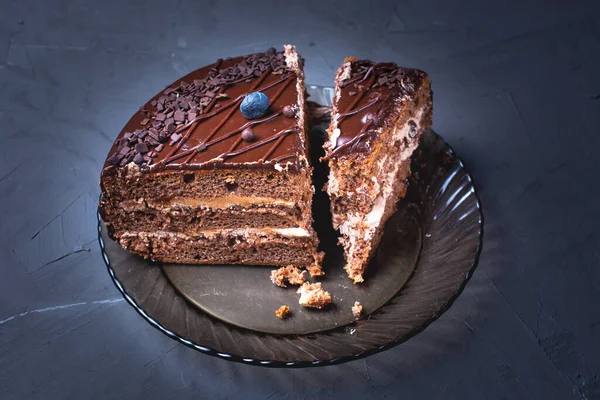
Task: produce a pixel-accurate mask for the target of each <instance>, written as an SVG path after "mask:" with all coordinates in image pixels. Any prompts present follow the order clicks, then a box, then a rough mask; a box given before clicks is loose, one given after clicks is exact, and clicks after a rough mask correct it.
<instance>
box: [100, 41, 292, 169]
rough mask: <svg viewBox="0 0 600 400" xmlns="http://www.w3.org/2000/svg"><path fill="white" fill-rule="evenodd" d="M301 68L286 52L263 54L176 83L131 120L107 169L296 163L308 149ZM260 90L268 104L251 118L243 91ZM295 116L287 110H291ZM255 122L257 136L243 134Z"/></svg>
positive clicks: (218, 65)
mask: <svg viewBox="0 0 600 400" xmlns="http://www.w3.org/2000/svg"><path fill="white" fill-rule="evenodd" d="M296 79H297V76H296V73H295V72H293V71H292V70H290V69H289V68H288V67H287V65H286V63H285V57H284V54H283V53H281V52H280V53H277V52H276V51H275V49H273V48H271V49H269V50H267V52H265V53H259V54H252V55H249V56H245V57H237V58H234V59H227V60H218V61H217V62H216V63H215V64H214V65H211V66H207V67H204V68H200V69H198V70H196V71H194V72H192V73H190V74H188V75H187V76H185V77H183V78H181V79H179V80H177V81H175V82H174V83H173V84H172V85H170V86H168V87H167V88H166V89H165V90H164V91H163V92H161V93H159V94H157V95H156V96H154V97H153V98H152V99H151V100H150V101H149V102H148V103H146V104H145V105H144V106H143V107H142V108H141V109H140V110H139V111H138V112H137V113H136V114H134V116H133V117H132V118H131V119H130V120H129V122H128V123H127V125H126V126H125V128H123V130H122V131H121V133H120V134H119V135H118V137H117V139H116V141H115V144H114V146H113V148H112V149H111V151H110V152H109V154H108V157H107V159H106V162H105V164H104V168H105V169H108V168H122V167H124V166H125V165H127V164H129V163H131V162H134V163H135V164H137V165H138V166H139V169H140V171H141V172H152V171H162V170H166V169H174V170H180V169H208V168H218V167H219V166H226V167H236V166H243V165H246V166H247V165H249V163H250V165H252V166H254V167H266V168H273V165H274V164H275V163H277V162H282V161H285V162H291V163H292V170H296V169H297V168H298V162H299V160H298V157H297V155H298V154H299V153H301V152H302V150H301V148H300V146H301V144H300V140H299V137H298V135H299V134H300V128H299V126H298V118H297V117H296V118H289V117H287V118H286V117H284V116H283V113H284V108H285V107H288V108H286V113H287V111H288V109H289V108H290V107H292V108H294V109H295V105H296V103H297V101H298V93H297V89H296V84H295V81H296ZM255 91H261V92H263V93H265V94H266V95H267V96H268V97H269V110H268V111H267V113H266V114H265V115H264V116H262V117H261V118H259V119H256V120H248V119H246V118H245V117H244V116H243V115H242V114H241V112H240V110H239V106H240V103H241V101H242V100H243V99H244V97H245V95H247V94H249V93H251V92H255ZM287 114H289V113H287ZM247 128H251V129H252V131H253V133H254V138H253V140H252V141H247V140H243V138H242V132H243V131H244V130H245V129H247Z"/></svg>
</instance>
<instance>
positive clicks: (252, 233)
mask: <svg viewBox="0 0 600 400" xmlns="http://www.w3.org/2000/svg"><path fill="white" fill-rule="evenodd" d="M122 236H123V237H136V236H156V237H167V236H171V237H178V238H181V239H186V240H193V239H194V238H195V237H203V238H211V237H215V236H232V237H235V236H244V237H251V238H256V237H265V236H283V237H289V238H307V237H310V236H311V232H310V231H309V230H308V229H304V228H300V227H296V228H244V229H207V230H204V231H199V232H198V233H197V234H196V235H194V236H190V235H186V234H183V233H176V232H167V231H156V232H125V233H123V235H122Z"/></svg>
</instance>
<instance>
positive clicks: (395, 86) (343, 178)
mask: <svg viewBox="0 0 600 400" xmlns="http://www.w3.org/2000/svg"><path fill="white" fill-rule="evenodd" d="M431 118H432V105H431V90H430V84H429V79H428V78H427V74H425V73H424V72H422V71H418V70H412V69H405V68H399V67H398V66H397V65H396V64H393V63H380V64H375V63H373V62H371V61H353V60H351V61H348V62H345V63H344V64H343V65H342V66H341V67H340V68H339V69H338V72H337V74H336V94H335V98H334V103H333V113H332V121H331V125H330V127H329V141H328V142H327V143H326V144H325V146H324V147H325V150H326V157H325V158H326V159H327V160H328V162H329V166H330V175H329V180H328V183H327V192H328V194H329V196H330V199H331V209H332V214H333V224H334V226H335V228H336V229H339V231H340V233H341V237H340V243H341V244H342V245H343V246H344V254H345V258H346V266H345V269H346V271H347V273H348V276H349V277H350V278H351V279H353V280H354V281H355V282H362V281H363V273H364V271H365V269H366V267H367V265H368V262H369V259H370V258H371V256H372V255H373V253H374V252H375V250H376V249H377V246H378V245H379V242H380V240H381V236H382V234H383V228H384V225H385V222H386V221H387V220H388V219H389V217H390V216H391V215H392V214H393V213H394V211H395V210H396V203H397V202H398V200H399V199H401V198H402V197H404V195H405V193H406V185H407V178H408V176H409V175H410V156H411V155H412V153H413V151H414V150H415V148H416V147H417V146H418V142H419V139H420V136H421V133H422V132H423V131H424V130H426V129H429V128H430V127H431Z"/></svg>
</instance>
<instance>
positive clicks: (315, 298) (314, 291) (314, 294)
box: [298, 282, 331, 309]
mask: <svg viewBox="0 0 600 400" xmlns="http://www.w3.org/2000/svg"><path fill="white" fill-rule="evenodd" d="M298 293H300V300H298V303H300V305H301V306H303V307H312V308H319V309H321V308H323V307H325V306H326V305H328V304H329V303H331V294H329V292H326V291H324V290H323V289H321V282H318V283H310V282H305V283H304V284H303V285H302V286H300V288H299V289H298Z"/></svg>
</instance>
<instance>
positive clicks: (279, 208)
mask: <svg viewBox="0 0 600 400" xmlns="http://www.w3.org/2000/svg"><path fill="white" fill-rule="evenodd" d="M189 200H190V199H176V200H173V201H172V202H163V203H152V202H151V201H139V202H138V201H125V202H122V203H120V204H119V205H117V206H116V207H112V206H109V205H106V206H105V207H104V214H105V216H106V221H109V222H107V223H106V226H107V229H108V232H109V235H110V236H111V237H113V238H115V237H119V236H120V235H121V234H122V233H123V232H126V231H148V232H152V231H170V232H177V233H185V234H187V235H196V234H198V232H200V231H202V230H206V229H235V228H239V227H247V228H267V227H271V228H295V227H301V228H309V227H310V224H309V222H308V218H309V216H307V215H306V209H304V210H303V209H301V208H300V207H298V206H297V205H296V204H295V203H290V202H283V201H277V200H274V201H273V202H257V203H253V204H248V203H247V202H242V204H230V205H227V206H224V207H216V206H207V205H205V204H196V205H193V204H192V205H191V204H190V203H193V202H190V201H189ZM303 211H304V213H303Z"/></svg>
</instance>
